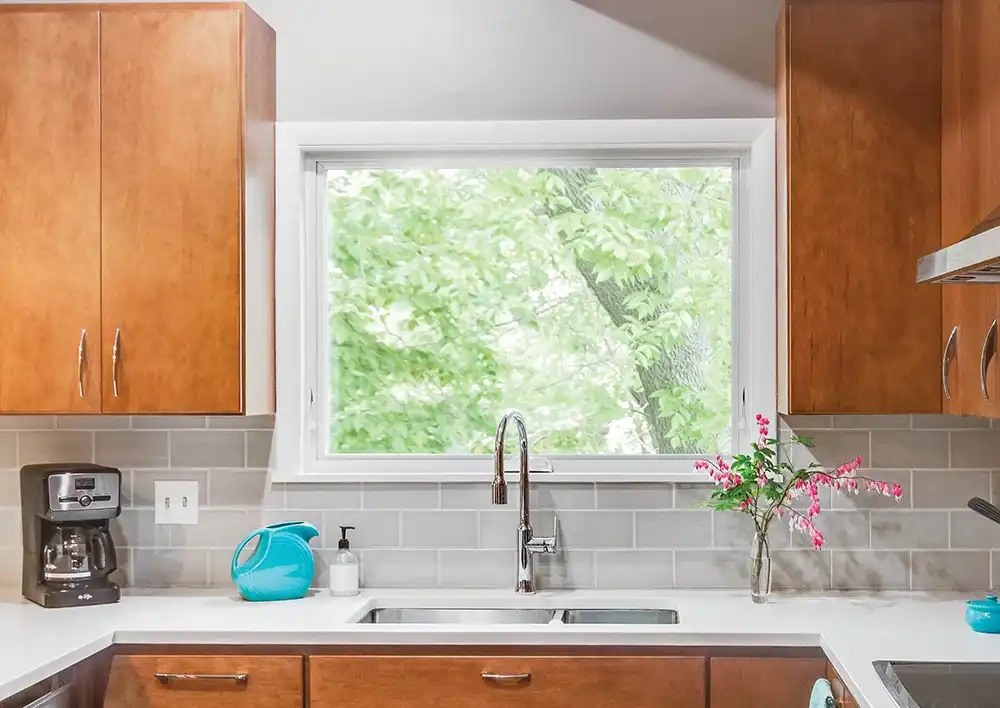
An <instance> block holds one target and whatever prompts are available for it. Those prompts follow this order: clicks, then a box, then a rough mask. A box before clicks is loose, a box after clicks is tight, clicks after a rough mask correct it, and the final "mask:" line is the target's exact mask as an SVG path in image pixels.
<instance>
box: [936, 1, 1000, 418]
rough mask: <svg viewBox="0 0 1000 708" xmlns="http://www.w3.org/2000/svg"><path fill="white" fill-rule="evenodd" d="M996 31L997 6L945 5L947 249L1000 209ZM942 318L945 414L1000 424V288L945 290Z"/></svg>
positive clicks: (999, 12) (943, 214)
mask: <svg viewBox="0 0 1000 708" xmlns="http://www.w3.org/2000/svg"><path fill="white" fill-rule="evenodd" d="M998 23H1000V4H997V3H995V2H990V1H987V0H943V2H942V44H943V58H944V60H943V63H942V70H941V76H942V111H941V115H942V119H943V123H942V153H941V177H942V193H941V227H942V228H941V233H942V245H945V246H947V245H950V244H952V243H955V242H956V241H959V240H961V239H963V238H965V237H967V236H969V235H970V234H972V233H974V232H975V231H977V230H978V229H979V228H981V225H983V224H984V223H990V222H991V221H995V219H996V213H995V212H996V211H997V207H1000V45H998V43H997V42H996V41H995V38H994V37H992V35H993V34H995V32H996V29H995V28H996V27H997V26H998ZM942 310H943V315H942V321H941V326H942V327H941V335H940V341H941V346H942V352H943V353H944V354H945V355H947V356H948V357H949V358H948V361H947V362H944V366H943V372H942V378H944V377H945V376H946V377H947V383H948V386H947V394H946V395H945V396H944V402H943V407H944V411H945V412H946V413H953V414H962V415H974V416H982V417H989V418H1000V363H998V362H997V360H996V357H995V355H994V354H992V351H993V350H991V348H990V347H989V346H987V345H988V344H989V342H990V340H989V337H990V330H991V328H992V327H993V323H994V322H996V321H997V318H998V315H1000V287H998V286H995V285H981V284H975V285H945V286H942ZM952 332H954V342H953V348H952V350H951V352H948V341H949V339H950V338H951V337H952ZM993 341H995V340H993ZM991 355H992V356H991ZM943 390H944V389H943Z"/></svg>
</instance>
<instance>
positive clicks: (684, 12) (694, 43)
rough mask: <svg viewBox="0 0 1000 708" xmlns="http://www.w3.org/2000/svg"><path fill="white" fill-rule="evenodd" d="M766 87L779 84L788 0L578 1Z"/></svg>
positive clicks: (576, 0) (577, 0)
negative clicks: (779, 47)
mask: <svg viewBox="0 0 1000 708" xmlns="http://www.w3.org/2000/svg"><path fill="white" fill-rule="evenodd" d="M575 2H577V3H579V4H580V5H583V6H584V7H588V8H590V9H592V10H595V11H597V12H599V13H601V14H602V15H605V16H606V17H608V18H610V19H612V20H615V21H617V22H621V23H622V24H625V25H628V26H629V27H632V28H633V29H636V30H639V31H640V32H642V33H644V34H646V35H649V36H650V37H654V38H655V39H657V40H659V41H661V42H664V43H666V44H669V45H670V46H672V47H674V48H676V49H680V50H682V51H685V52H687V53H689V54H692V55H695V56H697V57H700V58H701V59H703V60H705V61H708V62H710V63H712V64H714V65H716V66H718V67H720V68H722V69H725V70H727V71H730V72H732V73H733V74H736V75H737V76H740V77H741V78H743V79H747V80H749V81H753V82H754V83H757V84H759V85H761V86H772V85H773V83H774V57H775V36H774V29H775V24H776V23H777V20H778V12H779V10H780V8H781V4H782V0H575Z"/></svg>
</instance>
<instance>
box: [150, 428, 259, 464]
mask: <svg viewBox="0 0 1000 708" xmlns="http://www.w3.org/2000/svg"><path fill="white" fill-rule="evenodd" d="M246 440H247V434H246V433H245V432H243V431H242V430H179V431H173V432H171V433H170V466H171V467H246V459H247V445H246ZM257 466H258V467H260V466H261V465H257Z"/></svg>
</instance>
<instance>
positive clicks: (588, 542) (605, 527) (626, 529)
mask: <svg viewBox="0 0 1000 708" xmlns="http://www.w3.org/2000/svg"><path fill="white" fill-rule="evenodd" d="M557 516H558V517H559V541H560V542H561V543H563V544H565V545H566V548H633V547H635V515H634V514H633V513H632V512H631V511H559V512H557ZM535 533H536V534H538V535H539V536H551V535H552V529H551V527H545V526H537V527H536V528H535Z"/></svg>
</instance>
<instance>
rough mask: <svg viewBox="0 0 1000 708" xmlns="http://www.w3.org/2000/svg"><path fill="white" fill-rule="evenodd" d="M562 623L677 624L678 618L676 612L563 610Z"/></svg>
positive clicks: (630, 609)
mask: <svg viewBox="0 0 1000 708" xmlns="http://www.w3.org/2000/svg"><path fill="white" fill-rule="evenodd" d="M562 621H563V622H565V623H566V624H677V623H678V622H679V621H680V617H679V616H678V614H677V610H653V609H632V608H629V609H599V610H565V611H564V612H563V616H562Z"/></svg>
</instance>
